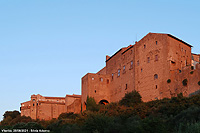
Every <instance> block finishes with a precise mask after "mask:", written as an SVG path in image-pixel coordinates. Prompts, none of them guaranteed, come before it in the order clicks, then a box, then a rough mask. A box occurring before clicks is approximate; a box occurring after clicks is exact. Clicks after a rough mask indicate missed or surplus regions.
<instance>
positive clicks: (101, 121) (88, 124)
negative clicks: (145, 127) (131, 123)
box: [83, 114, 120, 133]
mask: <svg viewBox="0 0 200 133" xmlns="http://www.w3.org/2000/svg"><path fill="white" fill-rule="evenodd" d="M112 123H113V119H112V118H111V117H108V116H105V115H102V114H97V115H93V116H90V117H89V118H88V119H86V121H85V124H84V125H83V131H85V132H87V133H93V132H96V133H105V132H107V130H109V129H110V128H111V127H113V126H112ZM119 126H120V125H119ZM115 128H117V127H115Z"/></svg>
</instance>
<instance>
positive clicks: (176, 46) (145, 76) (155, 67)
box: [21, 33, 200, 119]
mask: <svg viewBox="0 0 200 133" xmlns="http://www.w3.org/2000/svg"><path fill="white" fill-rule="evenodd" d="M191 47H192V46H191V45H190V44H188V43H186V42H184V41H182V40H180V39H178V38H176V37H175V36H172V35H170V34H160V33H149V34H147V35H146V36H145V37H143V38H142V39H141V40H140V41H138V42H136V43H135V44H134V45H130V46H128V47H124V48H121V49H120V50H118V51H117V52H116V53H115V54H113V55H112V56H106V66H105V67H104V68H103V69H101V70H100V71H99V72H97V73H88V74H86V75H85V76H83V77H82V94H81V96H79V95H66V97H65V102H63V103H62V102H61V103H52V104H51V108H50V107H49V106H50V104H48V103H45V105H46V111H47V112H50V111H51V113H45V111H44V110H45V107H44V108H42V107H39V106H41V105H40V104H39V105H37V106H38V110H37V109H36V110H37V111H40V112H43V113H44V115H45V117H44V118H41V115H35V114H37V113H35V114H34V113H31V111H34V108H36V107H32V106H33V104H34V103H33V101H29V102H25V103H22V105H29V104H30V103H31V104H30V106H31V107H32V108H33V109H30V111H27V110H28V109H24V108H23V106H21V109H22V115H26V116H31V117H32V118H34V119H36V118H38V119H47V118H48V119H51V118H57V117H58V116H59V113H62V112H75V113H78V112H80V111H81V108H82V110H85V109H86V99H87V96H89V97H93V98H94V99H95V101H96V102H97V103H100V104H107V103H110V102H117V101H119V100H120V99H122V97H124V95H125V93H127V92H131V91H133V90H136V91H138V92H139V93H140V95H141V96H142V100H143V101H151V100H156V99H162V98H165V97H168V98H170V97H173V96H176V95H177V94H179V93H183V95H184V96H188V95H189V94H191V93H193V92H195V91H197V90H200V85H199V84H198V82H199V81H200V64H199V63H200V55H197V54H192V53H191ZM191 66H194V70H193V68H192V67H191ZM183 80H185V82H186V84H184V85H183ZM58 99H59V98H58ZM61 99H63V98H61ZM31 100H33V99H32V97H31ZM56 100H57V99H56ZM60 101H62V100H60ZM35 104H37V103H35ZM52 106H55V108H53V109H52ZM47 107H48V109H47ZM62 107H64V110H62V109H61V108H62ZM26 108H27V106H26ZM39 108H41V109H40V110H39ZM57 108H59V109H57ZM52 110H53V111H52ZM54 110H55V111H54ZM58 110H59V111H58ZM37 111H36V112H37ZM54 112H55V113H54ZM32 114H34V115H32ZM33 116H34V117H33Z"/></svg>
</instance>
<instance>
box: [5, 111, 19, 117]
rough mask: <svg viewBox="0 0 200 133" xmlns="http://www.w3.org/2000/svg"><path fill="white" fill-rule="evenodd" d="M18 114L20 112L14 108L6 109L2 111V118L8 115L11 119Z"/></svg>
mask: <svg viewBox="0 0 200 133" xmlns="http://www.w3.org/2000/svg"><path fill="white" fill-rule="evenodd" d="M19 115H20V112H19V111H16V110H14V111H6V112H5V113H4V115H3V118H4V119H5V118H7V117H9V116H10V117H11V118H12V119H14V118H16V117H17V116H19Z"/></svg>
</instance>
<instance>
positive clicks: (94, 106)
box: [86, 96, 99, 111]
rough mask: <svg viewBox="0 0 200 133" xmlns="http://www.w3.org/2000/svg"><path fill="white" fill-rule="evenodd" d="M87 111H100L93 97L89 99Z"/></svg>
mask: <svg viewBox="0 0 200 133" xmlns="http://www.w3.org/2000/svg"><path fill="white" fill-rule="evenodd" d="M86 110H90V111H99V105H97V104H96V102H95V100H94V98H93V97H89V96H88V97H87V101H86Z"/></svg>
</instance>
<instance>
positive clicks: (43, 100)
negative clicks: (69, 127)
mask: <svg viewBox="0 0 200 133" xmlns="http://www.w3.org/2000/svg"><path fill="white" fill-rule="evenodd" d="M80 104H81V96H80V95H66V97H44V96H41V95H39V94H38V95H32V96H31V100H30V101H27V102H24V103H21V108H20V110H21V115H22V116H23V115H24V116H30V117H31V118H32V119H40V120H51V119H52V118H58V116H59V115H60V114H61V113H65V112H74V113H80V111H81V108H80ZM77 106H78V107H77ZM75 109H76V110H75Z"/></svg>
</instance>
